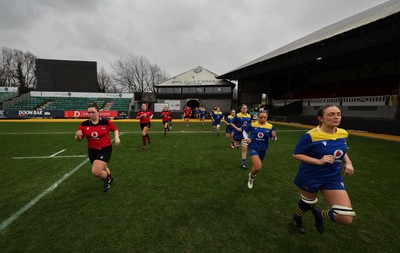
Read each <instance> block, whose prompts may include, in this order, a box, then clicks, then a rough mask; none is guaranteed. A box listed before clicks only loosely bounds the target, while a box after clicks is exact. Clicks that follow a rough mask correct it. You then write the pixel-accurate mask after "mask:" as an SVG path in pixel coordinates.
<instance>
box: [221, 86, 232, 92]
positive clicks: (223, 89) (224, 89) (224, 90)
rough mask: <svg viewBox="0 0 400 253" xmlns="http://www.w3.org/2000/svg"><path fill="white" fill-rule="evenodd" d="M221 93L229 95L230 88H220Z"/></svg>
mask: <svg viewBox="0 0 400 253" xmlns="http://www.w3.org/2000/svg"><path fill="white" fill-rule="evenodd" d="M222 92H223V93H231V87H222Z"/></svg>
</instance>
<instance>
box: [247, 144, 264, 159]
mask: <svg viewBox="0 0 400 253" xmlns="http://www.w3.org/2000/svg"><path fill="white" fill-rule="evenodd" d="M248 153H249V156H250V157H251V156H254V155H258V156H259V157H260V160H261V161H263V160H264V158H265V154H266V153H267V150H262V149H254V148H250V147H249V152H248Z"/></svg>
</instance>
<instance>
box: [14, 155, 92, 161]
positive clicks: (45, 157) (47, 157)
mask: <svg viewBox="0 0 400 253" xmlns="http://www.w3.org/2000/svg"><path fill="white" fill-rule="evenodd" d="M74 157H86V155H60V156H53V157H51V156H16V157H11V159H18V160H21V159H56V158H74Z"/></svg>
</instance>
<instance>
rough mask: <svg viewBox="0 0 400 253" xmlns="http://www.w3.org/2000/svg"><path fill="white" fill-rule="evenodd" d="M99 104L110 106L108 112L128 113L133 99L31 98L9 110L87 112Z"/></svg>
mask: <svg viewBox="0 0 400 253" xmlns="http://www.w3.org/2000/svg"><path fill="white" fill-rule="evenodd" d="M93 102H97V104H98V106H99V108H100V109H103V108H104V106H105V105H109V108H107V109H108V110H116V111H127V110H129V105H130V103H131V99H129V98H116V99H109V98H77V97H29V99H28V100H26V101H22V102H19V103H15V104H14V105H12V106H11V107H10V108H8V109H15V110H37V109H42V110H86V109H87V108H88V106H89V105H90V104H91V103H93Z"/></svg>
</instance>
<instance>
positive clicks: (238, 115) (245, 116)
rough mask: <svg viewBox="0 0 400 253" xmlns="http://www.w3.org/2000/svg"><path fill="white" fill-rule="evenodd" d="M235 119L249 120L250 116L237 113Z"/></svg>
mask: <svg viewBox="0 0 400 253" xmlns="http://www.w3.org/2000/svg"><path fill="white" fill-rule="evenodd" d="M236 117H238V118H251V115H250V114H248V113H246V114H242V113H241V112H239V113H238V114H236Z"/></svg>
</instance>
